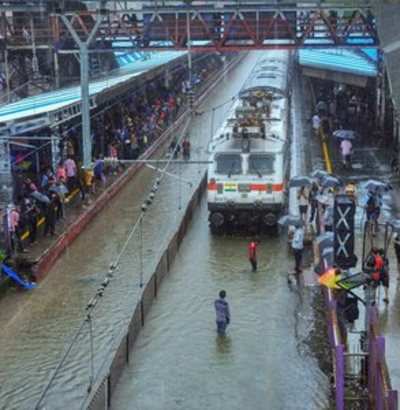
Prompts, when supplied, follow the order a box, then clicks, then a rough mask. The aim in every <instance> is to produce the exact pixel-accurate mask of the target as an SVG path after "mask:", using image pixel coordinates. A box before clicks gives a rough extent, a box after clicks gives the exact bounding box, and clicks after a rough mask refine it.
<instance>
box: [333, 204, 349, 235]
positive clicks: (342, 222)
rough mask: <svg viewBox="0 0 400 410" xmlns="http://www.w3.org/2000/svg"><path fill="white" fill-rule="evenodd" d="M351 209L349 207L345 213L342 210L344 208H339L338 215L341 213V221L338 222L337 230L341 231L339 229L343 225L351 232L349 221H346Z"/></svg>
mask: <svg viewBox="0 0 400 410" xmlns="http://www.w3.org/2000/svg"><path fill="white" fill-rule="evenodd" d="M350 209H351V208H350V207H349V206H348V207H347V208H346V210H345V211H344V212H343V210H342V208H341V207H340V206H338V207H337V211H338V213H339V216H340V218H339V220H338V222H337V224H336V229H339V228H340V225H341V224H344V227H345V228H346V229H347V230H350V226H349V224H348V223H347V220H346V216H347V214H348V213H349V212H350Z"/></svg>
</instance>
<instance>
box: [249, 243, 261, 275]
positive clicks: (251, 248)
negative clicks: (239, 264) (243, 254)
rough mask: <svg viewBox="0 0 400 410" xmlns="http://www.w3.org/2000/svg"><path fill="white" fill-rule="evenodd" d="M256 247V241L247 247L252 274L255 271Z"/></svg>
mask: <svg viewBox="0 0 400 410" xmlns="http://www.w3.org/2000/svg"><path fill="white" fill-rule="evenodd" d="M257 246H258V243H257V241H251V242H250V243H249V245H248V247H247V248H248V255H249V261H250V264H251V268H252V270H253V272H255V271H256V270H257Z"/></svg>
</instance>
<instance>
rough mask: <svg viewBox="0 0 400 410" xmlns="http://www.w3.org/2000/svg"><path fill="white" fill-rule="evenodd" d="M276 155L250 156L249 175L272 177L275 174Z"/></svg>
mask: <svg viewBox="0 0 400 410" xmlns="http://www.w3.org/2000/svg"><path fill="white" fill-rule="evenodd" d="M274 162H275V155H272V154H269V155H267V154H263V155H250V157H249V174H259V175H270V174H272V173H273V172H274Z"/></svg>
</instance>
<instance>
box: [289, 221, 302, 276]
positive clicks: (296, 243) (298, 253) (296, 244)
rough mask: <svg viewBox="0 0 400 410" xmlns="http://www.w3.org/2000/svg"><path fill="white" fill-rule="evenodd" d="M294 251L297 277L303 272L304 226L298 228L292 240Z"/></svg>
mask: <svg viewBox="0 0 400 410" xmlns="http://www.w3.org/2000/svg"><path fill="white" fill-rule="evenodd" d="M292 249H293V252H294V261H295V266H294V271H295V273H296V275H298V274H299V273H301V272H302V269H301V261H302V259H303V249H304V229H303V226H297V227H296V229H295V231H294V234H293V239H292Z"/></svg>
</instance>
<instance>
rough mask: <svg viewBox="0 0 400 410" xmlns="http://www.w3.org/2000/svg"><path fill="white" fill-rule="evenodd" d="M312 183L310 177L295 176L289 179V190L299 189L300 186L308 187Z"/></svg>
mask: <svg viewBox="0 0 400 410" xmlns="http://www.w3.org/2000/svg"><path fill="white" fill-rule="evenodd" d="M313 182H314V181H313V180H312V178H310V177H306V176H296V177H293V178H291V179H290V181H289V188H300V187H302V186H310V185H312V183H313Z"/></svg>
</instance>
